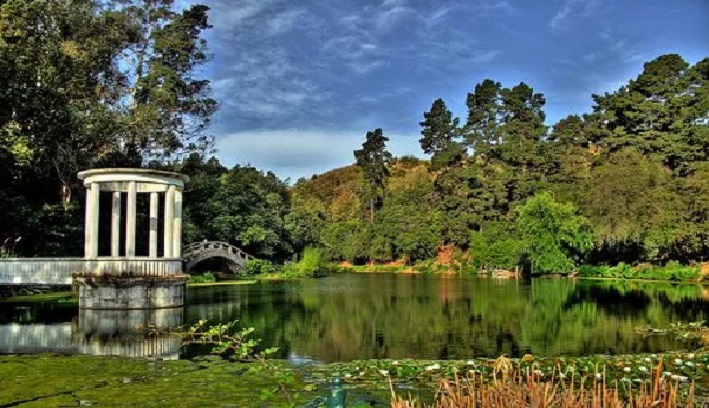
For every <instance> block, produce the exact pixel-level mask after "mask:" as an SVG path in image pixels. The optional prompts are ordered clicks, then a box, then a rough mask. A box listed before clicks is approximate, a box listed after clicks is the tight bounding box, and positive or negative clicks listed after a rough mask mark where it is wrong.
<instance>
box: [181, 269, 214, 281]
mask: <svg viewBox="0 0 709 408" xmlns="http://www.w3.org/2000/svg"><path fill="white" fill-rule="evenodd" d="M216 281H217V278H216V277H215V276H214V274H213V273H212V272H205V273H203V274H201V275H190V277H189V278H188V279H187V283H214V282H216Z"/></svg>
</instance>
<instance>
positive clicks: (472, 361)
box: [465, 360, 476, 366]
mask: <svg viewBox="0 0 709 408" xmlns="http://www.w3.org/2000/svg"><path fill="white" fill-rule="evenodd" d="M465 364H467V365H469V366H474V365H476V364H475V360H468V361H467V362H466V363H465Z"/></svg>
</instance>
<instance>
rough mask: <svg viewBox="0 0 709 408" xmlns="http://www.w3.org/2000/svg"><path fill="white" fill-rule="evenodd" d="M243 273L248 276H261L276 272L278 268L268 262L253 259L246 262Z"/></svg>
mask: <svg viewBox="0 0 709 408" xmlns="http://www.w3.org/2000/svg"><path fill="white" fill-rule="evenodd" d="M244 271H245V272H246V273H247V274H249V275H263V274H267V273H276V272H278V267H277V266H276V265H274V264H273V263H272V262H270V261H266V260H263V259H254V260H251V261H247V262H246V265H245V267H244Z"/></svg>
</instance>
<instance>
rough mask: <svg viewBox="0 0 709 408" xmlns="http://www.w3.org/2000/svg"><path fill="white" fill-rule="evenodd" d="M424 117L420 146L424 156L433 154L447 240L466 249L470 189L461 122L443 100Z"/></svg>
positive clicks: (436, 184)
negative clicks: (454, 116)
mask: <svg viewBox="0 0 709 408" xmlns="http://www.w3.org/2000/svg"><path fill="white" fill-rule="evenodd" d="M423 116H424V120H423V122H420V125H421V127H422V130H421V135H422V136H423V137H422V138H421V139H420V140H419V143H420V144H421V148H422V149H423V151H424V153H427V154H430V155H431V165H430V166H429V171H431V172H432V174H433V176H434V197H435V198H436V201H437V203H438V208H439V210H440V211H441V212H442V213H443V214H444V215H445V219H444V223H443V233H442V234H443V241H444V243H446V244H448V243H452V244H456V245H459V246H463V247H465V246H467V244H468V235H469V234H468V229H469V222H470V211H469V207H468V196H469V188H468V184H467V180H466V174H465V173H466V168H465V165H466V162H467V152H466V149H465V147H464V145H463V143H462V140H461V138H462V130H461V129H460V127H459V126H458V125H459V119H458V118H453V114H452V113H451V111H449V110H448V108H447V107H446V104H445V102H444V101H443V100H442V99H437V100H436V101H435V102H433V105H432V106H431V110H430V111H428V112H425V113H424V114H423Z"/></svg>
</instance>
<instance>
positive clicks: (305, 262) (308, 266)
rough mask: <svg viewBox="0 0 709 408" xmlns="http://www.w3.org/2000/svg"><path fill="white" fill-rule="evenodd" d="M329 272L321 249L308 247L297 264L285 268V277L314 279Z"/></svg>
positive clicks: (287, 265)
mask: <svg viewBox="0 0 709 408" xmlns="http://www.w3.org/2000/svg"><path fill="white" fill-rule="evenodd" d="M326 271H327V265H326V263H325V260H324V258H323V255H322V251H321V250H320V248H315V247H307V248H305V251H304V252H303V256H302V258H301V259H300V261H298V263H295V264H286V265H284V266H283V275H284V277H286V278H312V277H315V276H317V275H319V274H322V273H325V272H326Z"/></svg>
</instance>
